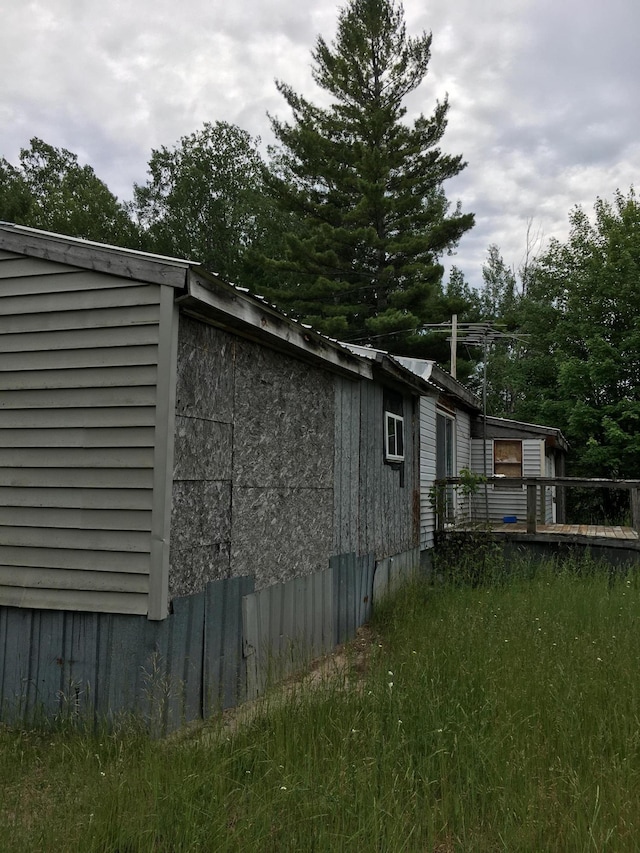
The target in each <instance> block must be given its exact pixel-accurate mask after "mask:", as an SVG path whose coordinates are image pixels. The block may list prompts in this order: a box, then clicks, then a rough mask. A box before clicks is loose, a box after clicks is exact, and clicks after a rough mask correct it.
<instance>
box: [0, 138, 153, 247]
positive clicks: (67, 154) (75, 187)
mask: <svg viewBox="0 0 640 853" xmlns="http://www.w3.org/2000/svg"><path fill="white" fill-rule="evenodd" d="M0 205H2V212H1V216H2V218H4V219H6V220H8V221H12V222H16V223H17V224H19V225H29V226H31V227H33V228H42V229H43V230H45V231H55V232H57V233H61V234H67V235H69V236H71V237H84V238H85V239H87V240H96V241H98V242H104V243H113V244H115V245H119V246H128V247H135V246H137V245H138V242H139V239H138V234H137V230H136V228H135V226H134V224H133V222H132V221H131V219H130V218H129V216H128V214H127V211H126V209H125V207H124V205H122V204H121V203H120V202H119V201H118V199H117V198H116V196H114V195H113V193H111V192H110V190H109V188H108V187H107V185H106V184H105V183H104V182H103V181H101V180H100V179H99V178H98V177H97V175H96V174H95V172H94V171H93V169H92V168H91V166H88V165H85V166H82V165H80V163H79V162H78V157H77V155H75V154H73V153H72V152H71V151H67V149H65V148H54V147H53V146H52V145H49V144H48V143H46V142H43V140H41V139H37V138H33V139H32V140H31V142H30V147H29V148H23V149H22V150H21V152H20V164H19V166H18V167H13V166H11V165H10V164H9V163H7V161H6V160H3V161H2V162H1V163H0Z"/></svg>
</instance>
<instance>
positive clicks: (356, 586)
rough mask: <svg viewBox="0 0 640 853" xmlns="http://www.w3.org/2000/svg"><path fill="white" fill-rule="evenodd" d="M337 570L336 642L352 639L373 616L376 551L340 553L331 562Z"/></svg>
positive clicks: (334, 598)
mask: <svg viewBox="0 0 640 853" xmlns="http://www.w3.org/2000/svg"><path fill="white" fill-rule="evenodd" d="M330 565H331V568H332V570H333V613H334V620H335V633H334V644H335V645H338V644H340V643H344V642H346V641H347V640H350V639H351V638H352V637H353V636H354V635H355V632H356V630H357V629H358V628H359V627H360V626H361V625H364V623H365V622H366V621H367V620H368V619H369V618H370V616H371V601H372V597H373V577H374V558H373V554H364V555H363V556H361V557H358V556H357V555H356V554H340V555H339V556H336V557H332V558H331V561H330Z"/></svg>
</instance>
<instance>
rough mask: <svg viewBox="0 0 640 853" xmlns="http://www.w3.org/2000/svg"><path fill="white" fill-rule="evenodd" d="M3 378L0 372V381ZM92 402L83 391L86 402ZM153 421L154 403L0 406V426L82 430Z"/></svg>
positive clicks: (152, 423) (121, 426)
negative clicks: (40, 406) (84, 405)
mask: <svg viewBox="0 0 640 853" xmlns="http://www.w3.org/2000/svg"><path fill="white" fill-rule="evenodd" d="M1 384H2V378H1V375H0V385H1ZM91 402H93V401H92V400H91V397H90V395H89V394H87V395H86V399H85V404H86V405H88V404H90V403H91ZM154 424H155V406H123V405H122V404H120V405H118V406H110V407H108V408H107V407H104V406H102V407H101V406H95V407H91V408H84V407H82V406H78V407H77V408H73V409H68V408H59V409H41V410H40V409H1V408H0V429H13V428H16V429H37V428H40V427H44V428H46V427H47V426H50V427H51V428H52V429H54V428H56V429H57V428H64V427H68V428H69V429H75V428H76V427H77V428H81V429H84V430H91V429H102V428H107V427H108V428H112V427H118V428H129V427H144V426H147V427H153V426H154Z"/></svg>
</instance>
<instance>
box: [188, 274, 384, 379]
mask: <svg viewBox="0 0 640 853" xmlns="http://www.w3.org/2000/svg"><path fill="white" fill-rule="evenodd" d="M177 302H178V304H179V305H180V307H181V308H182V309H183V310H184V311H186V312H187V313H189V314H191V315H192V316H196V317H200V318H201V319H203V320H205V321H206V322H210V323H213V324H214V325H216V326H218V327H219V328H222V329H227V330H231V331H233V332H235V333H237V334H241V335H242V336H243V337H246V338H250V339H253V340H256V341H259V342H261V343H264V344H266V345H268V346H271V347H272V348H273V349H279V350H283V351H287V352H290V353H292V354H295V355H297V356H298V357H299V358H302V359H304V360H307V361H309V360H311V361H314V362H321V363H323V364H324V365H325V366H326V367H327V368H328V369H331V370H333V371H335V372H339V373H342V374H344V375H347V376H350V377H352V378H359V379H371V378H372V377H373V370H372V365H371V363H370V362H369V361H367V360H366V359H364V358H361V357H359V356H357V355H355V354H354V353H352V352H350V351H349V350H347V349H346V348H344V347H342V346H341V345H340V344H339V343H337V342H336V341H332V340H331V339H330V338H327V337H325V336H324V335H321V334H320V333H319V332H315V331H314V330H313V329H311V328H308V327H306V326H305V325H303V324H302V323H298V322H296V321H295V320H292V319H291V318H289V317H287V316H285V315H284V314H282V313H281V312H280V311H278V310H277V309H276V308H274V307H272V306H271V305H269V304H268V303H267V302H263V301H262V300H260V299H258V298H256V297H253V296H251V295H250V294H248V293H245V292H244V291H242V290H239V289H238V288H236V287H234V286H233V285H231V284H227V283H226V282H223V281H221V280H219V279H213V278H210V277H209V276H207V277H205V276H203V275H200V274H198V273H196V272H195V271H191V273H190V275H189V276H188V279H187V293H186V294H185V295H184V296H179V297H178V299H177Z"/></svg>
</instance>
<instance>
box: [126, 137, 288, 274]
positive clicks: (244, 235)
mask: <svg viewBox="0 0 640 853" xmlns="http://www.w3.org/2000/svg"><path fill="white" fill-rule="evenodd" d="M264 170H265V164H264V162H263V160H262V157H261V155H260V153H259V150H258V140H254V139H253V138H252V137H251V136H250V135H249V134H248V133H246V132H245V131H244V130H241V129H240V128H239V127H237V126H236V125H231V124H228V123H226V122H220V121H218V122H214V123H208V122H207V123H205V124H204V126H203V127H202V129H201V130H199V131H198V132H196V133H192V134H190V135H189V136H184V137H182V138H181V139H180V140H179V142H178V143H177V145H175V146H174V147H172V148H167V147H165V146H163V147H162V148H160V149H158V150H154V151H153V152H152V154H151V159H150V160H149V180H148V181H147V183H146V184H145V185H138V184H136V185H135V187H134V201H133V203H132V205H131V211H132V213H133V214H134V215H135V216H136V218H137V219H138V221H139V223H140V226H141V228H142V229H143V231H144V235H145V245H146V247H147V248H149V249H150V250H151V251H154V252H159V253H162V254H166V255H173V256H177V257H186V258H192V259H193V260H195V261H199V262H200V263H202V264H203V266H204V267H205V268H206V269H208V270H211V271H213V272H217V273H219V274H220V275H221V276H222V277H223V278H225V279H227V280H230V281H233V282H235V283H239V284H242V283H244V280H245V278H246V277H247V267H248V264H249V263H250V261H249V253H250V252H251V251H254V252H255V251H257V250H258V248H260V249H262V250H264V249H266V248H267V247H269V248H273V246H274V244H276V243H278V241H279V240H280V234H281V231H282V222H283V217H282V216H281V215H280V214H278V212H277V211H276V210H275V208H274V206H273V204H271V203H270V202H269V199H268V197H267V195H266V193H265V191H264V183H263V179H264ZM254 273H255V270H254ZM250 285H251V289H252V290H254V291H255V290H256V289H257V288H259V287H260V280H257V281H256V277H255V275H253V276H252V278H251V281H250Z"/></svg>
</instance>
